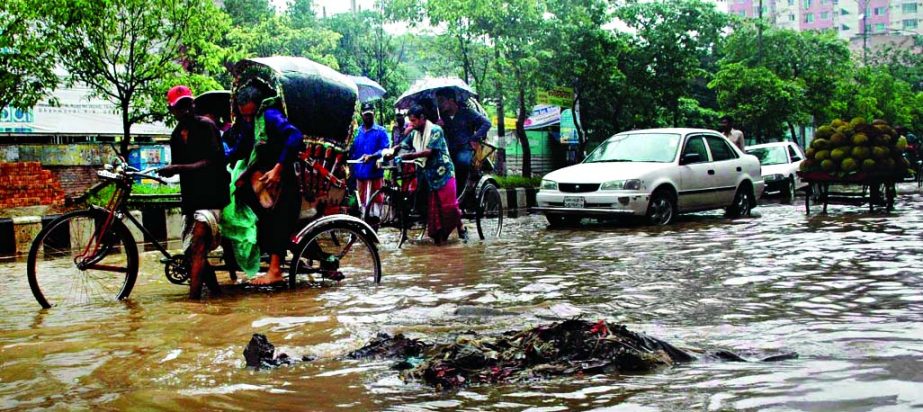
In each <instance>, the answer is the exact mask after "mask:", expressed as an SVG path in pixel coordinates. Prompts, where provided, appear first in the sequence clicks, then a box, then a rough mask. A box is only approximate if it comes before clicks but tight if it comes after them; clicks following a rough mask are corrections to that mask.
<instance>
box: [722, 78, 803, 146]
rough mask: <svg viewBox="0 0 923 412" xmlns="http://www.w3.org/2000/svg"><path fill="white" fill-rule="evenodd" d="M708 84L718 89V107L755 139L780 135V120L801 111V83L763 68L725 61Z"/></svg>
mask: <svg viewBox="0 0 923 412" xmlns="http://www.w3.org/2000/svg"><path fill="white" fill-rule="evenodd" d="M708 86H709V87H711V88H713V89H715V90H716V91H717V92H718V104H719V105H720V106H721V109H722V110H723V111H724V112H725V113H727V114H729V115H731V116H732V117H733V118H734V119H735V123H737V124H739V125H741V126H742V127H741V129H743V130H744V131H745V132H747V133H748V134H750V135H752V136H755V137H756V140H757V141H758V142H764V141H765V139H766V138H767V137H769V136H777V135H778V134H780V133H781V130H782V125H783V122H787V121H792V120H794V119H796V118H797V116H798V115H799V114H800V113H801V111H800V110H801V108H800V107H799V104H800V102H801V96H802V95H803V94H804V88H803V87H802V86H801V84H800V83H799V82H797V81H786V80H782V79H780V78H779V76H776V74H775V73H773V72H772V71H770V70H769V69H767V68H765V67H754V68H750V67H747V66H745V65H744V64H742V63H731V64H727V65H724V66H723V67H722V68H721V70H720V71H718V73H717V74H715V78H714V80H712V81H711V82H710V83H709V84H708Z"/></svg>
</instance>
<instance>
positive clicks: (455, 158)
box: [436, 89, 490, 195]
mask: <svg viewBox="0 0 923 412" xmlns="http://www.w3.org/2000/svg"><path fill="white" fill-rule="evenodd" d="M456 99H457V97H456V96H455V90H453V89H440V90H438V91H437V92H436V103H437V104H438V105H439V111H440V113H439V114H440V116H441V119H440V121H439V123H438V124H439V125H440V126H442V130H443V131H444V132H445V137H446V140H447V143H448V144H449V153H451V155H452V163H453V164H454V165H455V175H456V180H455V181H456V183H457V185H458V187H457V189H456V192H457V193H458V194H459V195H461V193H462V190H463V189H464V187H465V184H466V183H467V181H468V174H469V172H470V170H471V161H472V159H473V158H474V148H475V145H476V144H477V143H478V142H480V141H481V140H484V139H485V138H486V137H487V132H488V131H490V120H489V119H487V117H485V116H484V115H482V114H480V113H478V112H476V111H474V110H472V109H471V108H470V107H468V106H467V105H464V104H459V103H458V101H457V100H456Z"/></svg>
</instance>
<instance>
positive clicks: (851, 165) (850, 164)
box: [840, 157, 859, 172]
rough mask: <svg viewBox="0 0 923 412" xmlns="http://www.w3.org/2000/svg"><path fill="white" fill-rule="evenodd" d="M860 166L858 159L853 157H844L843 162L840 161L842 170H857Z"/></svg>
mask: <svg viewBox="0 0 923 412" xmlns="http://www.w3.org/2000/svg"><path fill="white" fill-rule="evenodd" d="M858 167H859V164H858V163H856V159H853V158H851V157H847V158H845V159H843V162H842V163H840V170H842V171H844V172H852V171H854V170H856V169H857V168H858Z"/></svg>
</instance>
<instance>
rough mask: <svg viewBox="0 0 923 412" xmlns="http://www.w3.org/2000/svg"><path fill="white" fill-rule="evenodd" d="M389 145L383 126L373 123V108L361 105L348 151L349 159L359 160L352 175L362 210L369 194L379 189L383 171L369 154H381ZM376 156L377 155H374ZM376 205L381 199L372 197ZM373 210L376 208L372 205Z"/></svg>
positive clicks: (369, 105)
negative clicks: (354, 137) (351, 144)
mask: <svg viewBox="0 0 923 412" xmlns="http://www.w3.org/2000/svg"><path fill="white" fill-rule="evenodd" d="M388 146H389V139H388V132H387V131H386V130H385V128H384V127H381V126H379V125H377V124H375V109H374V107H373V106H372V105H371V104H365V105H363V106H362V126H361V127H359V134H358V135H357V136H356V140H354V141H353V146H352V148H351V149H350V151H349V159H350V160H361V161H362V162H360V163H358V164H354V165H353V170H352V172H353V176H355V177H356V189H357V191H358V192H359V205H360V207H361V208H362V210H363V211H364V210H365V207H366V206H367V205H368V204H369V201H370V199H369V196H371V195H372V193H374V192H375V191H376V190H378V189H381V185H382V180H383V178H384V171H383V170H381V169H379V168H378V167H377V166H376V165H375V162H373V161H369V160H373V158H372V157H371V156H376V155H381V151H382V150H384V149H387V148H388ZM376 158H377V156H376ZM372 201H374V202H375V203H376V205H378V204H380V203H381V201H382V199H372ZM372 209H373V210H376V209H378V208H376V207H374V206H373V207H372Z"/></svg>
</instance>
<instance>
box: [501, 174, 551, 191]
mask: <svg viewBox="0 0 923 412" xmlns="http://www.w3.org/2000/svg"><path fill="white" fill-rule="evenodd" d="M495 178H496V179H497V183H499V184H500V188H501V189H515V188H518V187H524V188H537V187H539V185H541V183H542V178H540V177H523V176H497V177H495Z"/></svg>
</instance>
